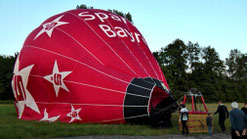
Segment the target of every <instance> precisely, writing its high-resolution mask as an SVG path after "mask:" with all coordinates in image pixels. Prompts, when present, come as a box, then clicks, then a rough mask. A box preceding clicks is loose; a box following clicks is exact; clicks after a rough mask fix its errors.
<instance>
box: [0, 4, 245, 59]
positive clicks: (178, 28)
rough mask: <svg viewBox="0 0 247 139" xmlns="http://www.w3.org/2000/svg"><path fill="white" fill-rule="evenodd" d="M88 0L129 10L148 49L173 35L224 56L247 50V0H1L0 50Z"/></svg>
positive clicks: (16, 46) (15, 47)
mask: <svg viewBox="0 0 247 139" xmlns="http://www.w3.org/2000/svg"><path fill="white" fill-rule="evenodd" d="M80 4H86V5H87V6H93V7H94V8H95V9H103V10H107V9H116V10H119V11H122V12H124V13H127V12H130V13H131V15H132V18H133V21H134V25H135V26H136V27H137V29H138V30H139V31H140V32H141V33H142V35H143V36H144V38H145V39H146V41H147V43H148V45H149V48H150V50H151V51H152V52H154V51H157V50H160V49H161V47H165V46H166V45H168V44H169V43H172V42H173V41H174V40H175V39H176V38H180V39H181V40H183V41H184V42H185V43H186V44H187V43H188V41H191V42H193V43H196V42H198V43H199V44H200V45H201V46H209V45H210V46H211V47H213V48H215V49H216V51H217V52H218V53H219V55H220V58H221V59H222V60H224V59H225V58H226V57H228V55H229V52H230V50H232V49H238V50H240V51H241V52H242V53H247V0H152V1H151V0H121V1H120V0H42V1H41V0H35V1H34V0H0V15H1V16H0V18H1V20H0V21H1V22H0V55H14V53H15V52H19V51H20V50H21V48H22V45H23V43H24V41H25V39H26V37H27V36H28V34H29V33H31V32H32V31H33V30H34V29H35V28H37V27H38V26H39V25H40V24H41V23H42V22H43V21H45V20H46V19H47V18H49V17H51V16H53V15H55V14H58V13H62V12H65V11H68V10H72V9H75V8H76V5H80Z"/></svg>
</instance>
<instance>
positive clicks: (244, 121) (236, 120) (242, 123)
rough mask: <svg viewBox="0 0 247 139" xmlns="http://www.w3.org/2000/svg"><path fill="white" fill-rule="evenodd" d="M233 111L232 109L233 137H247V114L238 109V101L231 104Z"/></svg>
mask: <svg viewBox="0 0 247 139" xmlns="http://www.w3.org/2000/svg"><path fill="white" fill-rule="evenodd" d="M231 107H232V111H230V122H231V135H232V139H247V136H246V130H247V116H246V115H245V114H244V112H243V111H241V110H239V109H238V103H237V102H233V103H232V104H231Z"/></svg>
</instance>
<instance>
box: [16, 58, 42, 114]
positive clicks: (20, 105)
mask: <svg viewBox="0 0 247 139" xmlns="http://www.w3.org/2000/svg"><path fill="white" fill-rule="evenodd" d="M33 66H34V65H30V66H27V67H25V68H23V69H22V70H20V71H19V57H18V58H17V60H16V64H15V67H14V77H15V76H21V79H22V83H23V87H22V86H20V88H21V90H22V92H19V89H17V88H15V87H16V86H18V85H19V84H21V83H20V82H17V81H16V80H15V78H14V77H13V80H12V88H13V92H14V96H15V98H16V100H17V102H16V106H17V109H18V114H19V117H18V118H19V119H20V118H21V116H22V114H23V111H24V108H25V106H26V107H29V108H31V109H32V110H34V111H36V112H37V113H40V111H39V108H38V106H37V104H36V102H35V101H34V99H33V97H32V95H31V94H30V93H29V91H28V90H27V83H28V78H29V75H30V72H31V70H32V68H33ZM20 93H25V94H23V95H24V96H26V97H25V98H24V100H18V98H17V95H20Z"/></svg>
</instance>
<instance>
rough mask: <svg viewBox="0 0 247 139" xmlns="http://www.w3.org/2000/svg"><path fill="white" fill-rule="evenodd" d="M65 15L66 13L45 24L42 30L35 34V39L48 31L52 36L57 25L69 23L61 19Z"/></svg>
mask: <svg viewBox="0 0 247 139" xmlns="http://www.w3.org/2000/svg"><path fill="white" fill-rule="evenodd" d="M63 16H64V15H61V16H59V17H58V18H56V19H54V20H53V21H51V22H48V23H45V24H43V29H41V30H40V32H39V33H38V34H37V35H36V36H35V38H34V39H33V40H35V39H36V38H37V37H39V36H40V35H41V34H43V33H44V32H46V34H47V35H48V36H49V37H50V38H51V35H52V32H53V30H54V28H55V27H57V26H61V25H64V24H69V23H68V22H63V21H59V20H60V19H61V18H62V17H63Z"/></svg>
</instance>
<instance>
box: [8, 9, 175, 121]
mask: <svg viewBox="0 0 247 139" xmlns="http://www.w3.org/2000/svg"><path fill="white" fill-rule="evenodd" d="M12 88H13V92H14V96H15V105H16V109H17V114H18V118H19V119H25V120H38V121H49V122H53V121H57V120H58V121H61V122H66V123H72V122H73V123H74V122H77V123H126V122H131V123H142V122H147V121H150V116H152V111H153V109H155V108H159V109H163V108H166V107H167V106H169V105H170V104H171V103H173V102H174V99H173V97H172V96H171V94H170V93H169V91H168V90H169V88H168V85H167V82H166V80H165V77H164V75H163V73H162V71H161V69H160V67H159V65H158V63H157V61H156V60H155V58H154V57H153V55H152V53H151V52H150V50H149V48H148V46H147V44H146V42H145V39H144V38H143V36H142V35H141V33H140V32H139V31H138V30H137V29H136V27H135V26H134V25H133V24H132V23H131V22H129V21H128V20H126V19H124V18H123V17H120V16H118V15H115V14H113V13H110V12H107V11H103V10H96V9H80V10H71V11H67V12H64V13H61V14H57V15H55V16H52V17H50V18H49V19H47V20H46V21H44V22H43V23H42V24H41V25H40V26H39V27H38V28H36V29H35V30H34V31H32V32H31V33H30V35H29V36H28V37H27V39H26V41H25V42H24V45H23V48H22V50H21V52H20V54H19V57H18V59H17V61H16V64H15V68H14V76H13V79H12Z"/></svg>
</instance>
